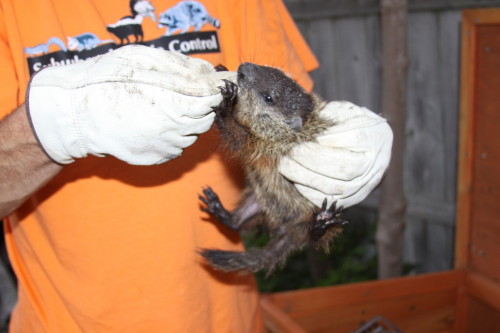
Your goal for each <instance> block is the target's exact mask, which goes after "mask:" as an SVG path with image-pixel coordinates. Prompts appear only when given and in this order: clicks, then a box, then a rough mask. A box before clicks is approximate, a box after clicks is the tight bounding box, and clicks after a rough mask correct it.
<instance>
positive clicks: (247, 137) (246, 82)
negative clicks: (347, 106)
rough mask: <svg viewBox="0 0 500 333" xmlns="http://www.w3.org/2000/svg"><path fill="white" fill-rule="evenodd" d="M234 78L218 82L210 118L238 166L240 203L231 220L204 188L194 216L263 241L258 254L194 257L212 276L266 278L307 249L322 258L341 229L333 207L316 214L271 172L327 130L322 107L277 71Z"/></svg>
mask: <svg viewBox="0 0 500 333" xmlns="http://www.w3.org/2000/svg"><path fill="white" fill-rule="evenodd" d="M220 69H221V67H218V70H220ZM237 73H238V74H237V85H236V84H234V83H233V82H230V81H226V82H225V87H221V93H222V96H223V100H222V102H221V103H220V104H219V105H218V106H216V107H214V111H215V113H216V118H215V123H216V126H217V128H218V130H219V132H220V135H221V138H222V144H223V145H224V147H225V148H227V150H228V151H229V152H230V154H231V155H232V156H233V157H235V158H236V159H237V160H238V161H239V162H240V163H241V165H242V167H243V170H244V172H245V176H246V187H245V189H244V191H243V196H242V200H241V203H240V204H239V205H238V207H237V208H236V209H235V210H233V211H231V212H229V211H227V210H226V209H225V208H224V207H223V205H222V204H221V202H220V200H219V198H218V196H217V195H216V194H215V192H214V191H213V190H212V189H211V188H210V187H206V188H204V189H203V194H202V195H200V196H199V198H200V200H201V201H202V202H203V205H202V208H201V209H202V210H203V211H205V212H208V213H209V214H211V215H212V216H214V217H215V218H216V219H218V220H219V221H220V222H222V223H223V224H224V225H226V226H227V227H229V228H231V229H232V230H240V229H241V228H243V227H245V228H249V227H255V226H257V225H259V224H260V225H261V226H263V227H264V228H263V229H265V230H267V231H268V232H269V236H270V240H269V242H268V243H267V245H266V246H265V247H263V248H251V249H248V250H247V251H245V252H235V251H223V250H220V249H202V250H201V251H200V253H201V255H202V256H203V257H205V259H206V260H207V261H208V263H209V264H210V265H212V266H213V267H215V268H217V269H219V270H223V271H238V270H242V271H253V272H256V271H259V270H261V269H265V270H266V271H267V272H268V273H269V272H272V271H273V270H275V269H276V268H277V267H279V266H282V265H283V264H284V263H285V262H286V259H287V258H288V256H289V255H290V254H291V253H292V252H295V251H298V250H301V249H302V248H303V247H304V246H305V245H307V244H312V245H313V246H315V247H316V248H323V249H324V250H325V251H328V248H329V243H330V241H331V240H332V239H333V238H334V237H335V236H336V235H337V234H338V233H339V232H340V231H341V228H342V225H343V224H345V223H346V222H345V221H344V220H343V219H342V218H341V217H340V212H341V210H342V208H341V207H339V208H337V207H336V205H335V203H333V204H332V205H331V206H330V207H327V205H326V199H325V201H324V203H323V207H322V208H321V209H318V208H317V207H316V206H314V205H313V204H312V203H311V202H310V201H308V200H307V199H306V198H305V197H303V196H302V195H301V194H300V193H299V192H298V191H297V190H296V188H295V187H294V185H293V183H291V182H290V181H289V180H287V179H286V178H285V177H283V176H282V175H281V174H280V173H279V172H278V163H279V160H280V158H281V157H283V156H285V155H287V154H288V153H289V152H290V150H291V149H292V148H293V147H295V146H296V145H298V144H300V143H303V142H307V141H314V140H315V138H316V137H317V136H318V135H319V134H321V133H322V132H323V131H325V130H326V129H327V128H329V127H330V126H333V125H334V124H333V123H332V122H331V121H329V120H326V119H324V118H320V117H319V110H321V108H322V107H323V106H324V102H323V101H322V100H321V99H320V98H319V97H318V96H316V95H314V94H308V93H307V92H305V91H304V89H303V88H302V87H300V86H299V85H298V84H297V83H296V82H295V81H293V80H292V79H290V78H289V77H288V76H287V75H285V74H284V73H283V72H282V71H280V70H278V69H276V68H272V67H265V66H258V65H255V64H251V63H243V64H241V65H240V66H239V68H238V71H237Z"/></svg>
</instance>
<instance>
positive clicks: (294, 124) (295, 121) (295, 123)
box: [286, 116, 302, 132]
mask: <svg viewBox="0 0 500 333" xmlns="http://www.w3.org/2000/svg"><path fill="white" fill-rule="evenodd" d="M286 124H287V125H288V126H290V128H291V129H293V130H294V131H295V132H298V131H300V130H301V128H302V118H300V117H299V116H293V117H292V118H290V119H287V120H286Z"/></svg>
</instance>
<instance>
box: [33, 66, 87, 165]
mask: <svg viewBox="0 0 500 333" xmlns="http://www.w3.org/2000/svg"><path fill="white" fill-rule="evenodd" d="M44 71H45V70H43V71H41V72H39V73H37V74H35V75H34V76H33V77H32V79H31V82H30V84H29V88H28V91H27V94H26V110H27V113H28V119H29V120H30V123H31V128H32V129H33V132H34V134H35V137H36V139H37V141H38V143H39V144H40V146H41V147H42V149H43V150H44V151H45V153H46V154H47V156H49V157H50V159H52V160H53V161H54V162H56V163H59V164H69V163H72V162H74V160H75V158H81V157H85V156H86V155H87V153H86V151H85V149H84V148H83V147H81V144H80V142H82V140H81V137H80V135H79V133H78V128H76V126H75V124H76V123H77V122H76V121H75V119H74V117H76V116H77V115H76V114H73V111H72V110H73V107H72V98H71V95H72V93H71V90H67V89H63V88H61V87H56V86H51V85H47V84H44V83H43V78H42V80H39V79H40V78H41V77H43V72H44ZM40 74H41V75H40Z"/></svg>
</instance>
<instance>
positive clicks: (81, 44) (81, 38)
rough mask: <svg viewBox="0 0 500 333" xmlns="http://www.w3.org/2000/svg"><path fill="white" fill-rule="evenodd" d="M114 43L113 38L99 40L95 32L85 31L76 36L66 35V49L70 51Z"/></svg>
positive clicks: (90, 48)
mask: <svg viewBox="0 0 500 333" xmlns="http://www.w3.org/2000/svg"><path fill="white" fill-rule="evenodd" d="M106 43H114V41H113V40H111V39H107V40H100V39H99V37H97V36H96V35H95V34H93V33H90V32H87V33H84V34H81V35H78V36H74V37H69V36H68V49H69V50H71V51H83V50H92V49H93V48H95V47H97V46H99V45H102V44H106Z"/></svg>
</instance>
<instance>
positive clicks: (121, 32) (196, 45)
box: [24, 0, 220, 75]
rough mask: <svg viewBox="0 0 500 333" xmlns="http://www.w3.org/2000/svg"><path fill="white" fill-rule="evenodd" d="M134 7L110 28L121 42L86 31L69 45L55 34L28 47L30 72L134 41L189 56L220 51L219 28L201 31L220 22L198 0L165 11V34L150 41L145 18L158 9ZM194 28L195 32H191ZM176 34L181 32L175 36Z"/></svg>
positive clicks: (136, 1) (143, 4)
mask: <svg viewBox="0 0 500 333" xmlns="http://www.w3.org/2000/svg"><path fill="white" fill-rule="evenodd" d="M130 10H131V13H132V15H131V16H125V17H123V18H121V19H120V20H118V21H117V22H115V23H113V24H109V25H108V26H107V27H106V28H107V30H108V31H109V32H110V33H111V34H113V35H114V36H116V37H117V38H118V39H119V40H120V43H119V44H117V43H115V42H114V41H113V40H112V39H105V40H102V39H100V38H99V37H98V36H96V35H95V34H93V33H91V32H86V33H83V34H80V35H77V36H73V37H67V39H68V41H67V46H66V45H65V44H64V42H63V41H62V40H61V39H60V38H58V37H52V38H49V39H48V40H47V42H46V43H42V44H38V45H35V46H33V47H26V48H24V53H25V54H26V55H28V59H27V61H28V68H29V72H30V75H32V74H33V73H35V72H36V71H38V70H40V69H42V68H44V67H47V66H62V65H68V64H71V63H75V62H79V61H83V60H85V59H88V58H92V57H95V56H97V55H100V54H103V53H106V52H109V51H111V50H114V49H117V48H119V47H121V46H123V45H126V44H130V43H134V44H140V45H146V46H151V47H156V48H161V49H165V50H169V51H175V52H181V53H184V54H187V55H189V54H195V53H217V52H220V44H219V39H218V35H217V31H204V32H201V31H199V30H200V29H201V28H202V27H203V26H205V25H206V24H210V25H211V26H213V27H215V28H217V29H218V28H220V22H219V20H218V19H216V18H213V17H212V16H211V15H210V14H209V13H208V12H207V10H206V9H205V7H204V6H203V5H202V4H201V3H199V2H198V1H180V2H179V3H178V4H177V5H175V6H173V7H171V8H169V9H167V10H166V11H164V12H162V13H161V14H160V15H159V20H158V28H160V29H163V28H166V30H165V33H164V35H163V36H162V37H160V38H157V39H154V40H149V41H144V33H143V30H142V21H143V19H144V18H145V17H149V18H151V19H152V20H153V21H156V17H155V14H154V10H155V8H154V7H153V6H152V5H151V3H150V2H149V1H147V0H131V1H130ZM191 28H193V30H194V31H193V32H187V31H188V30H190V29H191ZM175 33H179V34H177V35H175ZM132 36H133V38H132ZM132 39H133V41H132ZM52 45H55V46H57V47H58V48H59V49H60V50H57V51H53V52H50V48H51V47H52V48H54V46H52Z"/></svg>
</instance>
